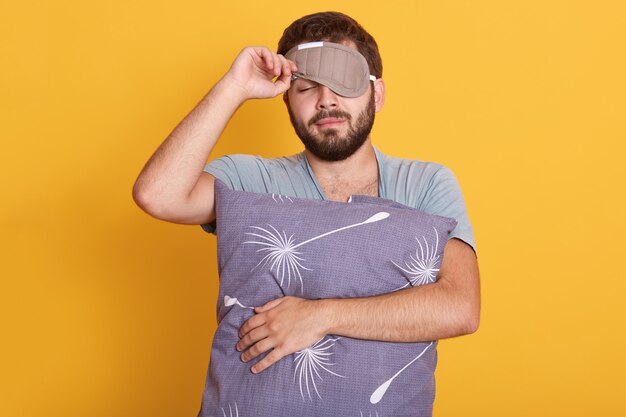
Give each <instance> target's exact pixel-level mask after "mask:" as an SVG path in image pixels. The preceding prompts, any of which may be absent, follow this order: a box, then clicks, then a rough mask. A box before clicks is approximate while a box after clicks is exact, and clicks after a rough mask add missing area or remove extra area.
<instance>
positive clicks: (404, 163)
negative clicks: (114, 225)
mask: <svg viewBox="0 0 626 417" xmlns="http://www.w3.org/2000/svg"><path fill="white" fill-rule="evenodd" d="M346 80H348V81H346ZM279 95H282V98H283V100H284V102H285V104H286V107H287V110H288V113H289V118H290V120H291V123H292V124H293V127H294V129H295V132H296V134H297V136H298V137H299V138H300V140H301V141H302V143H303V144H304V150H303V152H301V153H299V154H296V155H293V156H289V157H282V158H272V159H266V158H261V157H257V156H250V155H227V156H223V157H221V158H218V159H215V160H213V161H211V162H210V163H208V164H206V160H207V159H208V158H209V155H210V154H211V151H212V150H213V148H214V146H215V144H216V143H217V141H218V139H219V137H220V135H221V133H222V131H223V130H224V128H225V127H226V125H227V123H228V121H229V120H230V119H231V117H232V116H233V114H234V113H235V111H236V110H237V109H238V108H239V106H241V105H242V104H243V103H244V102H245V101H247V100H250V99H265V98H272V97H276V96H279ZM384 101H385V84H384V81H383V79H382V60H381V58H380V54H379V52H378V46H377V44H376V42H375V40H374V38H373V37H372V36H371V35H370V34H369V33H367V31H365V29H363V27H362V26H361V25H359V24H358V23H357V22H356V21H355V20H354V19H352V18H351V17H349V16H346V15H344V14H341V13H337V12H325V13H316V14H313V15H308V16H304V17H302V18H300V19H298V20H296V21H295V22H293V23H292V24H291V25H290V26H289V27H287V29H285V31H284V33H283V36H282V38H281V39H280V41H279V44H278V51H277V52H273V51H272V50H270V49H269V48H267V47H246V48H244V49H243V50H242V51H241V53H240V54H239V55H238V56H237V58H236V59H235V60H234V62H233V64H232V66H231V68H230V69H229V70H228V72H226V74H225V75H224V76H223V77H222V78H221V79H220V80H219V82H218V83H217V84H216V85H215V86H214V87H213V88H212V89H211V91H210V92H209V93H208V94H207V95H206V96H205V97H204V98H203V99H202V101H201V102H200V103H199V104H198V105H197V106H196V107H195V108H194V109H193V110H192V111H191V112H190V113H189V115H187V116H186V117H185V119H184V120H183V121H182V122H181V123H180V124H179V125H178V126H177V127H176V128H175V129H174V130H173V131H172V133H171V134H170V135H169V136H168V137H167V138H166V140H165V141H164V142H163V144H161V146H160V147H159V148H158V149H157V150H156V152H155V153H154V155H153V156H152V157H151V158H150V160H149V161H148V162H147V164H146V165H145V167H144V169H143V170H142V172H141V173H140V175H139V177H138V179H137V181H136V183H135V187H134V189H133V197H134V199H135V201H136V202H137V204H138V205H139V206H140V207H141V208H142V209H143V210H145V211H146V212H147V213H149V214H151V215H152V216H154V217H157V218H159V219H163V220H167V221H171V222H176V223H183V224H199V225H202V227H203V228H204V230H206V231H207V232H214V231H215V224H216V223H215V221H216V210H215V182H216V179H219V180H221V181H222V182H224V183H225V184H226V185H227V186H228V187H229V188H231V189H232V190H238V191H250V192H256V193H275V194H281V195H285V196H291V197H299V198H307V199H316V200H331V201H337V202H346V201H347V200H348V199H349V198H350V196H352V195H366V196H372V197H381V198H385V199H390V200H394V201H396V202H398V203H401V204H403V205H406V206H409V207H412V208H415V209H419V210H422V211H425V212H427V213H431V214H435V215H438V216H446V217H450V218H453V219H455V220H456V222H457V225H456V227H455V228H454V230H452V232H451V233H450V235H449V239H448V240H447V243H446V245H445V249H444V252H443V260H442V263H441V267H440V270H439V274H438V279H437V281H436V282H434V283H431V284H429V285H423V286H415V287H410V288H407V289H405V290H402V291H395V292H392V293H389V294H383V295H378V296H372V297H361V298H337V299H305V298H301V297H296V296H288V297H281V298H276V299H273V300H271V301H269V302H267V303H266V304H265V305H262V306H260V307H257V308H255V309H254V313H255V314H254V315H253V316H252V317H251V318H250V319H248V320H246V321H245V323H243V325H242V326H241V328H240V330H239V337H240V339H239V341H238V342H237V343H236V346H234V347H233V348H234V349H236V350H237V351H239V352H241V360H242V361H243V362H251V361H255V363H254V365H253V366H251V367H250V370H251V372H252V373H253V374H260V373H263V372H267V371H266V370H267V369H268V368H270V367H272V366H273V365H274V364H276V363H277V362H278V361H280V360H281V359H283V358H285V357H286V356H288V355H292V354H293V353H294V352H298V351H301V350H302V349H305V348H307V347H308V346H311V345H313V344H314V343H315V342H316V341H318V340H320V338H321V337H324V336H325V335H329V334H333V335H338V336H343V337H349V338H355V339H363V340H371V341H381V342H423V341H434V340H438V339H442V338H448V337H454V336H459V335H464V334H469V333H473V332H475V331H476V330H477V328H478V323H479V310H480V295H479V273H478V266H477V260H476V255H475V250H474V238H473V232H472V227H471V224H470V222H469V218H468V216H467V212H466V208H465V203H464V200H463V196H462V193H461V190H460V188H459V186H458V183H457V181H456V178H455V177H454V175H453V174H452V172H451V171H450V170H449V169H448V168H447V167H445V166H443V165H440V164H437V163H433V162H423V161H418V160H406V159H400V158H393V157H390V156H386V155H384V154H382V153H381V152H380V151H379V150H378V149H377V148H375V147H374V146H373V145H372V142H371V137H370V131H371V129H372V125H373V123H374V118H375V114H376V113H377V112H379V111H380V110H381V109H382V107H383V104H384ZM217 220H219V219H217ZM433 370H434V369H431V370H430V371H429V372H431V373H432V371H433ZM209 384H211V381H209V380H207V386H208V385H209ZM432 385H433V386H432V387H427V388H425V391H424V392H425V394H424V395H423V398H422V399H420V401H421V403H420V404H418V405H417V406H416V408H415V410H414V414H413V413H412V414H410V415H429V414H430V413H431V412H432V402H433V398H434V380H433V383H432ZM407 389H408V388H407ZM210 392H214V391H210V390H207V391H205V398H204V401H203V408H202V411H201V415H203V416H208V415H217V413H223V414H224V415H226V414H227V413H229V412H230V415H234V412H235V410H236V412H237V413H238V412H239V408H237V407H236V404H235V408H233V405H232V404H228V405H226V404H221V405H219V407H218V408H212V409H210V408H211V407H212V406H211V407H209V406H208V405H207V404H210V403H214V401H212V400H211V399H209V398H207V396H209V395H212V394H209V393H210ZM276 395H277V397H280V395H281V394H280V393H277V394H276ZM220 407H221V408H220ZM273 410H274V411H273V412H274V413H275V414H274V415H285V416H288V415H294V414H293V410H290V409H289V407H286V408H285V409H284V411H278V412H277V411H275V410H276V409H273ZM281 410H282V409H281ZM253 411H255V410H251V411H250V412H253ZM360 412H361V413H362V412H363V410H361V411H360ZM366 412H367V411H366ZM369 412H370V414H371V415H373V414H372V411H371V410H370V411H369ZM375 413H378V411H377V410H375ZM219 415H222V414H219ZM257 415H260V414H258V413H257ZM312 415H314V414H312ZM355 415H358V413H357V414H355ZM361 415H363V414H361ZM402 415H409V414H402Z"/></svg>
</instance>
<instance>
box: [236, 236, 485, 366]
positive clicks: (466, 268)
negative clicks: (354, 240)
mask: <svg viewBox="0 0 626 417" xmlns="http://www.w3.org/2000/svg"><path fill="white" fill-rule="evenodd" d="M479 287H480V286H479V273H478V264H477V261H476V255H475V254H474V251H473V250H472V248H471V247H470V246H469V245H467V244H466V243H464V242H463V241H461V240H459V239H450V240H449V241H448V243H447V244H446V247H445V249H444V257H443V261H442V265H441V270H440V272H439V278H438V280H437V282H435V283H432V284H428V285H423V286H419V287H413V288H408V289H405V290H401V291H396V292H393V293H389V294H384V295H380V296H375V297H365V298H346V299H322V300H305V299H302V298H298V297H282V298H278V299H275V300H272V301H270V302H268V303H267V304H265V305H264V306H261V307H257V308H256V309H255V311H256V313H257V314H256V315H255V316H253V317H251V318H250V319H248V321H246V322H245V323H244V325H243V326H242V327H241V329H240V331H239V335H240V337H241V339H240V341H239V343H238V344H237V350H240V351H244V353H242V355H241V359H242V360H243V361H244V362H247V361H249V360H252V359H254V358H256V357H258V356H259V355H261V354H263V353H265V352H267V351H269V353H268V354H267V355H266V356H265V357H264V358H263V359H262V360H261V361H259V362H258V363H257V364H255V365H254V366H253V367H252V368H251V369H252V372H254V373H258V372H262V371H263V370H265V369H266V368H268V367H269V366H271V365H272V364H274V363H276V362H277V361H279V360H280V359H281V358H283V357H284V356H286V355H289V354H291V353H294V352H297V351H300V350H302V349H304V348H307V347H309V346H311V345H312V344H313V343H315V342H317V341H318V340H319V339H321V338H322V337H324V336H325V335H327V334H333V335H339V336H346V337H352V338H356V339H368V340H380V341H389V342H424V341H430V340H437V339H443V338H448V337H454V336H461V335H464V334H469V333H473V332H475V331H476V330H477V328H478V322H479V316H480V290H479ZM246 349H247V350H246Z"/></svg>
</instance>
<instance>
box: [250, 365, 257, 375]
mask: <svg viewBox="0 0 626 417" xmlns="http://www.w3.org/2000/svg"><path fill="white" fill-rule="evenodd" d="M250 370H251V371H252V373H253V374H256V373H257V370H256V368H255V367H254V366H253V367H252V368H250Z"/></svg>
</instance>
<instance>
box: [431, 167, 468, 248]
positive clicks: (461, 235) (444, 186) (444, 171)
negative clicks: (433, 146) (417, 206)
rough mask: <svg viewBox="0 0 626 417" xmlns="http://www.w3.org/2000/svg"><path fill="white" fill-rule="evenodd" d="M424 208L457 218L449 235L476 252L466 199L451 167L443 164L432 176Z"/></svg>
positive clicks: (434, 212) (440, 214) (433, 212)
mask: <svg viewBox="0 0 626 417" xmlns="http://www.w3.org/2000/svg"><path fill="white" fill-rule="evenodd" d="M422 209H423V210H424V211H425V212H427V213H432V214H436V215H439V216H445V217H452V218H453V219H455V220H456V221H457V225H456V227H455V228H454V230H452V232H451V233H450V236H449V237H450V238H458V239H461V240H462V241H463V242H465V243H467V244H468V245H470V246H471V247H472V249H473V250H474V252H475V253H476V243H475V242H474V231H473V229H472V224H471V223H470V220H469V216H468V214H467V209H466V207H465V199H464V198H463V193H462V191H461V187H460V186H459V182H458V181H457V179H456V177H455V176H454V173H453V172H452V170H450V168H448V167H446V166H443V165H441V166H440V168H439V169H438V170H437V171H436V172H435V174H434V175H433V176H432V178H431V181H430V184H429V186H428V190H427V191H426V195H425V197H424V205H423V206H422Z"/></svg>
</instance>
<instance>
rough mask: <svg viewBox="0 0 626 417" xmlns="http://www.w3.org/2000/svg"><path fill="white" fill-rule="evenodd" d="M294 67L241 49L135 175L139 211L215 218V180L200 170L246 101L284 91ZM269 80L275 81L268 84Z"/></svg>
mask: <svg viewBox="0 0 626 417" xmlns="http://www.w3.org/2000/svg"><path fill="white" fill-rule="evenodd" d="M295 69H296V66H295V64H294V63H293V62H291V61H288V60H286V59H285V58H284V57H283V56H282V55H278V54H275V53H273V52H271V51H270V50H269V49H268V48H265V47H247V48H244V49H243V50H242V51H241V53H240V54H239V55H238V56H237V58H236V59H235V61H234V62H233V64H232V66H231V68H230V69H229V71H228V72H227V73H226V75H225V76H224V77H223V78H222V79H221V80H220V81H219V82H218V83H217V84H216V85H215V86H214V87H213V88H212V89H211V91H209V93H208V94H207V95H206V96H205V97H204V98H203V99H202V100H201V101H200V103H198V105H196V107H195V108H194V109H193V110H192V111H191V112H190V113H189V114H188V115H187V116H186V117H185V118H184V119H183V120H182V121H181V122H180V124H179V125H178V126H176V128H175V129H174V130H173V131H172V133H170V135H169V136H168V137H167V138H166V139H165V141H164V142H163V143H162V144H161V146H159V148H158V149H157V150H156V151H155V153H154V154H153V155H152V157H151V158H150V159H149V160H148V162H147V163H146V165H145V166H144V168H143V170H142V171H141V173H140V174H139V177H138V178H137V181H136V182H135V185H134V187H133V198H134V200H135V202H136V203H137V205H139V207H141V208H142V209H143V210H144V211H146V212H147V213H149V214H151V215H152V216H154V217H157V218H159V219H162V220H168V221H172V222H175V223H186V224H203V223H209V222H211V221H213V220H214V219H215V197H214V184H215V178H214V177H213V176H212V175H210V174H208V173H206V172H203V168H204V165H205V164H206V161H207V159H208V157H209V155H210V153H211V151H212V150H213V148H214V147H215V144H216V143H217V141H218V139H219V137H220V135H221V134H222V132H223V130H224V128H225V127H226V125H227V123H228V121H229V120H230V119H231V117H232V116H233V114H234V113H235V111H236V110H237V109H238V108H239V106H240V105H241V104H243V103H244V102H245V101H246V100H248V99H252V98H271V97H275V96H277V95H278V94H281V93H282V92H284V91H286V90H287V89H288V88H289V85H290V82H291V81H290V79H291V71H292V70H295ZM274 77H278V78H277V79H276V80H275V81H272V80H273V78H274Z"/></svg>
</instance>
